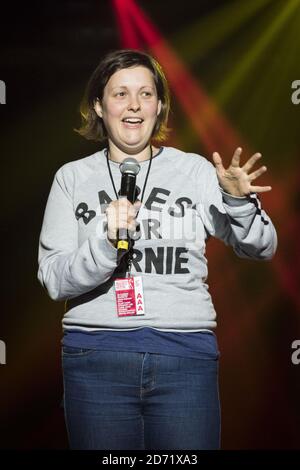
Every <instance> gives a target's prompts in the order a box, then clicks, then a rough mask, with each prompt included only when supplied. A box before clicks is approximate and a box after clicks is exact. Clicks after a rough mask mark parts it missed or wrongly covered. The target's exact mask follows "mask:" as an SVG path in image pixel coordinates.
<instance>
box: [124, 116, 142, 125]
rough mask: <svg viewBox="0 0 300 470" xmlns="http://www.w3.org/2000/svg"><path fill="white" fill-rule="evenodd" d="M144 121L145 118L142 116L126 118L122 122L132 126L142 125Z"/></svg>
mask: <svg viewBox="0 0 300 470" xmlns="http://www.w3.org/2000/svg"><path fill="white" fill-rule="evenodd" d="M143 121H144V119H141V118H124V119H122V122H124V124H128V125H130V126H135V125H140V124H142V123H143Z"/></svg>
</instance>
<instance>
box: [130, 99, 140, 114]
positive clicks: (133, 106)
mask: <svg viewBox="0 0 300 470" xmlns="http://www.w3.org/2000/svg"><path fill="white" fill-rule="evenodd" d="M140 109H141V106H140V103H139V100H138V97H137V96H133V95H132V96H130V99H129V103H128V111H133V112H135V113H136V112H137V111H139V110H140Z"/></svg>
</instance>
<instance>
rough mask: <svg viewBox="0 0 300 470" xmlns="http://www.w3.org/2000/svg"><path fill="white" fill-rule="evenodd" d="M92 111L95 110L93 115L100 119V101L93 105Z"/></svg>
mask: <svg viewBox="0 0 300 470" xmlns="http://www.w3.org/2000/svg"><path fill="white" fill-rule="evenodd" d="M94 110H95V113H96V114H97V115H98V116H99V117H100V118H102V106H101V104H100V100H99V99H97V100H96V101H95V104H94Z"/></svg>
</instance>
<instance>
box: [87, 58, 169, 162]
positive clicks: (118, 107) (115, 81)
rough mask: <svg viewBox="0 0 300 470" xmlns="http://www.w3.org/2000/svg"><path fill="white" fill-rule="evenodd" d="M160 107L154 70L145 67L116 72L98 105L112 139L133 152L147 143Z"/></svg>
mask: <svg viewBox="0 0 300 470" xmlns="http://www.w3.org/2000/svg"><path fill="white" fill-rule="evenodd" d="M160 110H161V101H160V100H158V98H157V92H156V87H155V83H154V79H153V76H152V73H151V72H150V70H149V69H147V68H146V67H143V66H137V67H132V68H127V69H122V70H118V71H117V72H115V73H114V74H113V75H112V76H111V77H110V79H109V81H108V82H107V84H106V86H105V88H104V93H103V98H102V101H101V102H99V101H97V102H96V104H95V111H96V113H97V114H98V116H100V117H101V118H102V119H103V122H104V125H105V128H106V130H107V134H108V139H109V140H110V141H111V142H112V143H113V144H114V145H115V146H116V147H118V148H119V149H120V150H121V151H123V152H125V153H130V154H134V153H138V152H141V151H142V150H143V149H144V148H145V147H146V146H147V144H148V143H149V141H150V138H151V135H152V131H153V128H154V126H155V123H156V120H157V116H158V115H159V113H160Z"/></svg>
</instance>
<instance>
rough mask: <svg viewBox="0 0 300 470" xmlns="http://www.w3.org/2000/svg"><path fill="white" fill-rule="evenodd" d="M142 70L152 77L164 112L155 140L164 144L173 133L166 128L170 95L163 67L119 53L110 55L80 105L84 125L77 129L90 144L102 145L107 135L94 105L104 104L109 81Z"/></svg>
mask: <svg viewBox="0 0 300 470" xmlns="http://www.w3.org/2000/svg"><path fill="white" fill-rule="evenodd" d="M138 66H143V67H146V68H147V69H149V70H150V72H151V73H152V75H153V79H154V83H155V87H156V92H157V96H158V99H159V100H160V101H161V112H160V114H159V115H158V117H157V121H156V124H155V126H154V129H153V133H152V138H153V139H155V140H156V141H158V142H163V141H164V140H165V139H166V137H167V134H168V132H169V130H170V129H168V127H167V122H168V116H169V111H170V93H169V87H168V83H167V80H166V77H165V74H164V72H163V70H162V67H161V66H160V64H159V63H158V62H157V61H156V60H155V59H154V58H153V57H151V56H150V55H149V54H146V53H145V52H140V51H136V50H134V49H120V50H117V51H114V52H110V53H109V54H107V55H106V56H105V57H104V58H103V59H102V60H101V62H100V63H99V65H98V67H97V68H96V69H95V71H94V72H93V73H92V75H91V77H90V79H89V81H88V83H87V86H86V89H85V93H84V96H83V99H82V101H81V104H80V114H81V118H82V124H81V127H80V128H79V129H74V130H75V132H78V133H79V134H80V135H82V136H83V137H85V138H86V139H88V140H94V141H96V142H97V141H98V142H99V141H100V142H103V141H105V140H106V139H107V132H106V129H105V126H104V123H103V121H102V119H101V118H100V117H99V116H98V115H97V114H96V112H95V109H94V105H95V102H96V101H97V99H100V100H102V98H103V93H104V88H105V86H106V84H107V82H108V80H109V79H110V77H111V76H112V75H113V74H114V73H115V72H117V71H118V70H121V69H126V68H129V67H138Z"/></svg>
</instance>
